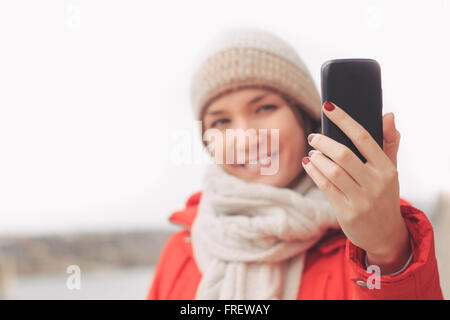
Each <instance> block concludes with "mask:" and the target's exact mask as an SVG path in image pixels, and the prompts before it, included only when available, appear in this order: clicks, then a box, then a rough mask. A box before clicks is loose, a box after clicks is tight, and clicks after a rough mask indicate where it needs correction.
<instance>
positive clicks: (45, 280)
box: [0, 0, 450, 299]
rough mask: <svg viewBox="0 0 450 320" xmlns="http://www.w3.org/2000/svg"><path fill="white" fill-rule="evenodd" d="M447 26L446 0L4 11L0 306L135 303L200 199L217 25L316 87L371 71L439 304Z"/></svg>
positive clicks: (100, 5)
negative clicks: (281, 49) (240, 33)
mask: <svg viewBox="0 0 450 320" xmlns="http://www.w3.org/2000/svg"><path fill="white" fill-rule="evenodd" d="M449 16H450V1H448V0H431V1H395V2H394V1H369V0H364V1H361V0H358V1H356V0H353V1H339V2H336V1H332V0H329V1H325V0H319V1H284V0H277V1H273V0H272V1H262V0H258V1H235V0H228V1H211V0H210V1H195V0H191V1H170V0H168V1H164V2H152V1H143V0H142V1H141V0H131V1H123V0H122V1H114V0H108V1H106V0H89V1H82V0H53V1H49V0H42V1H31V0H26V1H25V0H14V1H7V0H5V1H2V2H0V219H1V220H0V297H1V298H3V299H144V298H145V295H146V292H147V290H148V287H149V285H150V283H151V279H152V275H153V269H154V266H155V263H156V261H157V260H158V257H159V253H160V250H161V246H162V245H163V244H164V241H165V240H166V239H167V237H168V236H169V235H170V234H171V233H172V232H174V231H176V230H178V227H176V226H174V225H171V224H170V223H169V221H168V217H169V215H170V213H172V212H173V211H174V210H178V209H181V208H182V207H184V203H185V201H186V199H187V198H188V197H189V196H190V195H191V194H192V193H194V192H195V191H198V190H201V181H202V176H203V173H204V170H205V165H206V164H205V163H204V161H195V159H197V158H195V157H194V156H193V155H194V154H196V153H198V152H200V153H201V152H202V151H201V142H200V136H199V134H198V131H197V128H194V126H193V114H192V112H191V105H190V99H189V84H190V77H191V74H192V72H193V70H194V67H195V65H196V63H197V59H198V56H199V54H200V53H201V51H202V49H203V46H204V45H205V43H206V42H207V41H209V40H210V38H211V37H214V35H215V34H216V33H218V32H220V31H221V30H222V29H223V28H226V27H230V26H257V27H262V28H266V29H267V30H269V31H272V32H274V33H276V34H277V35H279V36H280V37H282V38H284V39H285V40H287V41H288V42H290V43H291V44H292V45H293V46H294V47H295V48H296V49H297V51H298V53H299V55H300V56H301V58H302V59H303V60H304V61H305V63H306V64H307V66H308V68H309V69H310V71H311V74H312V75H313V78H314V80H315V82H316V85H317V87H318V88H319V85H320V82H319V81H320V67H321V65H322V63H323V62H324V61H326V60H329V59H336V58H372V59H376V60H377V61H378V62H379V63H380V65H381V70H382V82H383V95H384V97H383V98H384V106H383V107H384V112H390V111H392V112H394V113H395V115H396V122H397V126H398V128H399V131H400V132H401V135H402V140H401V144H400V151H399V160H398V167H399V173H400V188H401V196H402V197H403V198H405V199H406V200H408V201H410V202H411V203H412V204H413V205H414V206H416V207H418V208H419V209H421V210H423V211H424V212H425V213H426V214H427V216H428V217H429V219H430V220H431V222H432V223H433V225H434V228H435V240H436V251H437V254H438V263H439V270H440V275H441V284H442V288H443V290H444V295H445V297H446V298H447V299H449V298H450V252H449V249H448V247H449V246H448V244H449V243H450V148H449V143H448V139H449V138H450V134H449V133H448V118H449V116H450V111H449V110H450V103H449V99H448V95H447V92H448V86H449V83H450V82H449V80H448V75H449V71H450V60H449V59H448V57H449V56H450V45H449V41H448V39H449V33H450V19H449V18H448V17H449ZM446 39H447V40H446ZM180 136H182V137H184V138H183V139H187V140H183V143H182V145H183V146H184V147H186V146H188V148H187V149H184V150H181V151H180V149H179V148H178V147H179V146H180ZM199 150H200V151H199ZM194 158H195V159H194ZM180 159H181V160H180ZM73 265H75V266H78V267H79V270H80V272H81V287H80V288H79V289H77V288H75V289H73V288H72V287H71V286H70V285H69V284H68V282H67V281H68V278H69V277H70V276H71V275H72V273H70V272H69V269H68V268H69V266H73Z"/></svg>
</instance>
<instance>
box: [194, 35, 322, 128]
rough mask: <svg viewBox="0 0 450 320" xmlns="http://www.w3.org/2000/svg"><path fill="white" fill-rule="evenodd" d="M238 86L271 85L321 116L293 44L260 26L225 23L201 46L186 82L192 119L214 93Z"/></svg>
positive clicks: (314, 115) (315, 116) (314, 91)
mask: <svg viewBox="0 0 450 320" xmlns="http://www.w3.org/2000/svg"><path fill="white" fill-rule="evenodd" d="M243 87H263V88H264V87H265V88H267V89H275V90H276V91H278V92H281V93H282V94H283V95H284V96H285V97H287V98H288V99H289V100H291V101H295V102H296V104H298V105H299V106H300V107H301V108H302V109H303V111H305V112H306V113H307V114H309V115H310V116H311V118H312V119H314V120H317V121H320V117H321V99H320V96H319V93H318V91H317V89H316V86H315V85H314V82H313V80H312V78H311V74H310V73H309V71H308V69H307V67H306V66H305V64H304V63H303V61H302V60H301V59H300V57H299V55H298V54H297V52H296V51H295V49H294V48H293V47H292V46H290V45H289V44H288V43H287V42H285V41H284V40H283V39H281V38H279V37H278V36H276V35H274V34H273V33H271V32H268V31H266V30H264V29H260V28H249V27H246V28H242V27H241V28H239V27H232V28H228V29H226V30H224V31H222V33H220V34H218V35H217V36H216V37H214V38H213V39H212V41H210V42H209V43H208V45H207V46H206V47H205V48H204V50H203V53H202V54H201V55H200V56H199V63H197V67H196V70H195V72H194V75H193V77H192V82H191V99H192V106H193V108H194V114H195V116H196V118H197V119H199V120H200V119H201V118H202V115H203V114H202V113H203V111H204V110H205V108H206V107H207V106H208V105H209V104H210V103H211V102H212V101H213V100H214V99H216V98H217V97H219V96H221V95H222V94H224V93H226V92H229V91H231V90H235V89H239V88H243Z"/></svg>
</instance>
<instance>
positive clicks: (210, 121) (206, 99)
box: [147, 28, 443, 299]
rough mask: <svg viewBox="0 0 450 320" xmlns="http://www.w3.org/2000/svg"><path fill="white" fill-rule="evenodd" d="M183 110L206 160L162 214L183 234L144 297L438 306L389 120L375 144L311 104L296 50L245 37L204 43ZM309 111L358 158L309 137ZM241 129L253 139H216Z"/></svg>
mask: <svg viewBox="0 0 450 320" xmlns="http://www.w3.org/2000/svg"><path fill="white" fill-rule="evenodd" d="M192 102H193V103H192V104H193V106H194V112H195V115H196V117H197V119H198V120H201V121H202V129H203V133H204V141H203V143H204V144H205V146H207V147H208V150H209V151H210V152H211V155H212V156H213V157H214V160H215V161H214V163H213V164H211V165H210V167H209V168H208V170H207V172H206V175H205V177H204V187H203V190H202V191H199V192H196V193H194V194H193V195H192V196H191V197H189V199H188V200H187V202H186V206H185V208H184V209H183V210H179V211H176V212H174V213H173V214H172V215H171V216H170V221H171V222H173V223H175V224H178V225H181V226H182V227H183V230H181V231H178V232H176V233H174V234H173V235H172V236H171V237H170V239H169V240H168V241H167V242H166V244H165V246H164V247H163V250H162V253H161V255H160V259H159V262H158V265H157V267H156V270H155V273H154V277H153V281H152V284H151V287H150V290H149V292H148V295H147V298H148V299H442V298H443V296H442V292H441V288H440V284H439V274H438V269H437V263H436V257H435V252H434V240H433V230H432V227H431V224H430V222H429V221H428V219H427V217H426V216H425V214H424V213H423V212H421V211H420V210H418V209H416V208H414V207H413V206H411V204H409V203H408V202H406V201H405V200H403V199H400V198H399V182H398V175H397V168H396V156H397V150H398V146H399V140H400V135H399V132H398V131H397V130H396V128H395V124H394V116H393V114H392V113H390V114H386V115H384V116H383V135H384V146H383V149H381V148H379V146H378V145H377V144H376V142H375V141H374V140H373V139H372V137H371V136H370V135H369V134H368V133H367V131H365V130H364V128H362V127H361V126H360V125H359V124H358V123H357V122H355V121H354V120H353V119H352V118H351V117H350V116H348V115H347V114H346V113H345V112H344V111H343V110H342V109H341V108H340V107H339V106H336V105H335V104H333V103H331V102H326V103H325V104H324V106H322V105H321V102H320V97H319V94H318V92H317V89H316V88H315V85H314V83H313V80H312V79H311V76H310V73H309V71H308V70H307V68H306V66H305V65H304V63H303V62H302V61H301V59H300V57H299V56H298V55H297V53H296V52H295V50H294V49H293V48H292V47H291V46H290V45H289V44H287V43H286V42H285V41H283V40H282V39H280V38H279V37H277V36H275V35H274V34H272V33H269V32H267V31H264V30H261V29H258V28H246V29H237V28H234V29H229V30H226V31H225V32H223V33H222V34H221V35H220V36H218V37H216V38H215V39H213V42H212V43H211V44H210V45H209V46H208V47H207V50H206V51H205V57H203V58H202V59H201V64H200V65H199V67H198V69H197V71H196V73H195V76H194V78H193V81H192ZM321 112H324V113H326V115H327V116H328V117H329V118H330V120H331V121H333V122H334V123H335V124H336V125H337V126H338V127H340V128H341V129H342V130H343V131H344V132H345V133H346V135H347V136H348V137H349V138H350V139H351V140H352V141H353V143H354V144H355V145H356V147H357V148H358V150H359V151H360V152H361V153H362V154H363V156H364V157H365V158H366V159H367V162H366V163H363V162H361V161H360V160H359V158H358V157H357V156H356V155H355V154H353V153H352V152H351V151H350V150H349V149H348V148H346V147H345V146H343V145H341V144H339V143H338V142H336V141H334V140H331V139H329V138H328V137H326V136H323V135H321V134H319V133H318V132H320V116H321ZM233 130H234V131H233ZM239 130H240V131H239ZM251 130H254V131H251ZM243 131H244V132H256V139H253V138H254V137H252V136H251V134H248V135H247V136H244V139H240V138H237V139H236V140H237V142H236V143H234V141H235V136H233V135H228V133H230V132H231V133H236V132H241V133H242V132H243ZM206 133H212V135H207V134H206ZM211 137H212V138H211ZM255 150H258V151H257V152H256V153H255ZM263 151H266V152H263ZM230 154H231V156H230V157H229V158H226V157H227V156H228V155H230ZM239 155H245V161H244V162H242V161H239V160H237V159H238V158H239ZM241 159H242V158H241ZM230 160H231V161H230ZM263 170H265V171H266V173H264V174H263Z"/></svg>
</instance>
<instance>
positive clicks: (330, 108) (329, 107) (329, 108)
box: [323, 101, 334, 111]
mask: <svg viewBox="0 0 450 320" xmlns="http://www.w3.org/2000/svg"><path fill="white" fill-rule="evenodd" d="M323 107H324V108H325V110H327V111H333V109H334V106H333V104H332V103H331V102H329V101H325V103H324V104H323Z"/></svg>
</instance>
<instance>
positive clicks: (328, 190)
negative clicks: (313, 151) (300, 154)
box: [302, 157, 346, 204]
mask: <svg viewBox="0 0 450 320" xmlns="http://www.w3.org/2000/svg"><path fill="white" fill-rule="evenodd" d="M302 165H303V168H304V169H305V171H306V173H307V174H308V175H309V176H310V177H311V179H312V180H313V181H314V183H315V184H316V185H317V187H318V188H319V189H320V190H321V191H322V192H323V194H324V195H325V197H327V199H328V200H329V201H330V202H332V203H336V204H340V203H342V202H343V201H346V198H345V194H344V193H343V192H342V191H341V190H339V189H338V188H337V187H336V186H335V185H334V184H333V183H332V182H331V181H330V180H328V179H327V178H326V177H325V176H324V175H323V174H322V173H321V172H320V170H319V169H317V168H316V167H315V166H314V164H313V163H312V162H311V161H310V158H309V157H304V158H303V159H302Z"/></svg>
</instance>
